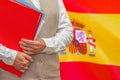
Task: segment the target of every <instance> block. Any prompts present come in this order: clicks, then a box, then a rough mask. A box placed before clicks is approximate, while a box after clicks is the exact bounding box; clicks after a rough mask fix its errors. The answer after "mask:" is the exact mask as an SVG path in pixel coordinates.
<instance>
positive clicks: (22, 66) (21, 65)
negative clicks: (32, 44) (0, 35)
mask: <svg viewBox="0 0 120 80" xmlns="http://www.w3.org/2000/svg"><path fill="white" fill-rule="evenodd" d="M32 61H33V60H32V58H31V56H29V55H27V54H25V53H22V52H18V53H17V56H16V58H15V61H14V64H13V66H14V67H15V68H16V69H17V70H19V71H20V72H25V71H26V70H27V69H28V67H29V66H30V63H31V62H32Z"/></svg>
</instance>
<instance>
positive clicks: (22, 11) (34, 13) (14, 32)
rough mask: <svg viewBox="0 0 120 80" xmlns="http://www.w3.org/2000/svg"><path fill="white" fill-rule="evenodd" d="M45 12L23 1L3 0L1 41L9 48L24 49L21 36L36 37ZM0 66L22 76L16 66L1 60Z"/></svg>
mask: <svg viewBox="0 0 120 80" xmlns="http://www.w3.org/2000/svg"><path fill="white" fill-rule="evenodd" d="M42 17H43V13H42V12H40V11H38V10H36V9H33V7H30V6H28V5H25V4H22V2H19V1H15V0H2V1H1V2H0V43H2V44H3V45H5V46H6V47H8V48H11V49H15V50H18V51H22V49H21V48H20V47H19V41H20V40H21V38H26V39H32V40H33V39H34V37H35V34H36V32H37V29H38V26H39V25H40V23H41V20H42ZM0 68H2V69H4V70H7V71H9V72H11V73H13V74H16V75H18V76H19V77H20V76H21V72H19V71H17V70H16V69H15V68H14V67H12V66H9V65H7V64H5V63H3V62H2V61H0Z"/></svg>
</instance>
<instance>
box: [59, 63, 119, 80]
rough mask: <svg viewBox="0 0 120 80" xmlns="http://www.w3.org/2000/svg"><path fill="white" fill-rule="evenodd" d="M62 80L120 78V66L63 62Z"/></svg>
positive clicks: (108, 79) (106, 79)
mask: <svg viewBox="0 0 120 80" xmlns="http://www.w3.org/2000/svg"><path fill="white" fill-rule="evenodd" d="M60 69H61V78H62V79H61V80H120V66H112V65H100V64H93V63H88V62H61V68H60Z"/></svg>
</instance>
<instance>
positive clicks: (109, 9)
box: [64, 0, 120, 14]
mask: <svg viewBox="0 0 120 80" xmlns="http://www.w3.org/2000/svg"><path fill="white" fill-rule="evenodd" d="M64 3H65V6H66V8H67V10H68V11H71V12H80V13H103V14H105V13H112V14H119V13H120V0H64Z"/></svg>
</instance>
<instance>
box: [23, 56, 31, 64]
mask: <svg viewBox="0 0 120 80" xmlns="http://www.w3.org/2000/svg"><path fill="white" fill-rule="evenodd" d="M24 57H25V59H26V60H28V61H30V62H33V59H32V57H31V56H29V55H25V56H24ZM28 61H27V62H26V64H28Z"/></svg>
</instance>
